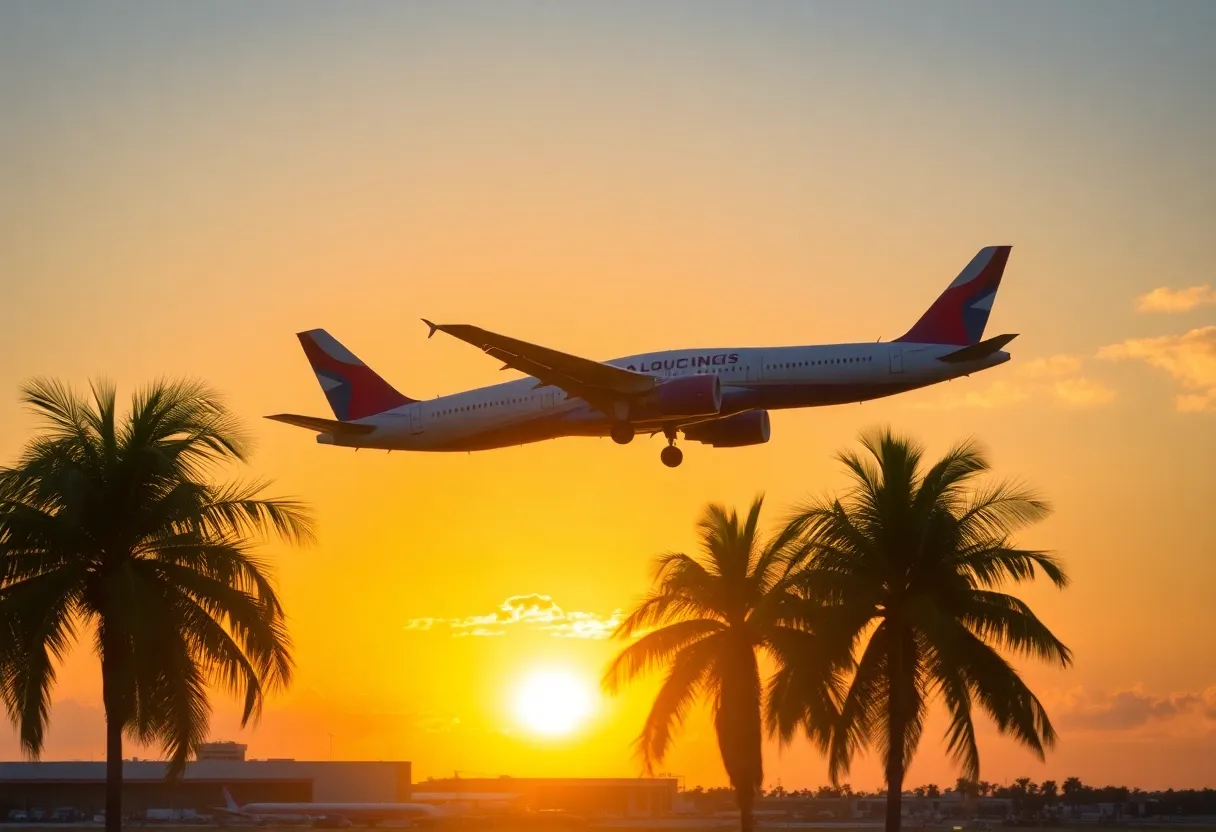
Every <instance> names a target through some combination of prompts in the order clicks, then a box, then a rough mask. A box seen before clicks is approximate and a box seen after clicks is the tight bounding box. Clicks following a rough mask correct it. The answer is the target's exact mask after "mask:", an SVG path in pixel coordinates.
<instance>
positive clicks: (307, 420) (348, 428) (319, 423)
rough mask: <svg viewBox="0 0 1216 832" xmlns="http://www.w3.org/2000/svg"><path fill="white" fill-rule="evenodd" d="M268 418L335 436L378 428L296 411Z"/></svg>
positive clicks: (356, 433) (268, 417) (352, 434)
mask: <svg viewBox="0 0 1216 832" xmlns="http://www.w3.org/2000/svg"><path fill="white" fill-rule="evenodd" d="M266 418H267V419H272V420H274V421H276V422H284V423H285V424H288V425H295V426H296V427H298V428H307V429H308V430H315V431H317V432H318V433H332V434H333V435H334V436H341V435H343V434H345V435H347V436H357V435H359V434H364V433H372V432H374V431H375V430H376V426H375V425H360V424H357V423H355V422H338V421H335V420H333V419H320V418H318V417H316V416H297V415H296V414H294V413H276V414H275V415H274V416H267V417H266Z"/></svg>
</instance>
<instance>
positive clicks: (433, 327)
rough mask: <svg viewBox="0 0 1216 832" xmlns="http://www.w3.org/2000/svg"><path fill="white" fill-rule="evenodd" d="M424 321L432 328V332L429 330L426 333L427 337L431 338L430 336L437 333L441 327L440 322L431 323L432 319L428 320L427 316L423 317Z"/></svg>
mask: <svg viewBox="0 0 1216 832" xmlns="http://www.w3.org/2000/svg"><path fill="white" fill-rule="evenodd" d="M422 322H423V323H424V324H426V325H427V326H428V327H430V328H431V331H430V332H428V333H427V334H426V337H427V338H430V337H431V336H432V335H434V334H435V332H436V331H437V330H438V329H439V325H438V324H433V323H431V322H430V321H428V320H427V319H426V318H423V319H422Z"/></svg>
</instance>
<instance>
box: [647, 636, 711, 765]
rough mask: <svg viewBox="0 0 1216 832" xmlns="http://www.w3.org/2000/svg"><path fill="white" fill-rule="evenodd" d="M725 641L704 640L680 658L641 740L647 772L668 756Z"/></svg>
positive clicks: (673, 666) (665, 681) (659, 695)
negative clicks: (673, 738) (669, 749)
mask: <svg viewBox="0 0 1216 832" xmlns="http://www.w3.org/2000/svg"><path fill="white" fill-rule="evenodd" d="M722 637H723V636H722V635H721V634H719V635H716V636H710V637H709V638H704V639H701V640H700V641H698V642H696V643H694V644H693V645H692V646H690V647H688V648H686V649H684V650H682V651H680V652H679V653H677V654H676V656H675V660H674V661H673V662H672V665H671V670H670V671H669V672H668V674H667V678H666V679H665V680H664V682H663V686H662V687H661V688H659V692H658V695H657V696H655V700H654V704H653V705H652V706H651V708H650V714H649V715H648V716H647V717H646V723H645V725H644V726H643V728H642V733H641V735H640V736H639V737H638V747H639V750H640V751H641V755H642V762H643V764H644V765H645V767H646V770H647V771H653V767H654V764H655V763H658V762H661V761H662V760H663V758H664V757H665V756H666V755H667V749H668V747H669V746H670V745H671V738H672V733H673V732H674V731H675V730H676V729H677V728H679V726H680V725H681V724H682V723H683V721H684V718H685V716H687V714H688V709H689V708H690V707H691V706H692V703H693V702H694V701H695V700H696V698H697V696H698V695H699V694H700V693H701V692H702V691H703V690H704V688H705V685H706V681H707V680H706V677H707V676H708V675H709V673H710V670H711V668H712V667H713V660H714V656H715V654H716V652H717V650H719V649H720V648H721V644H720V640H721V639H722Z"/></svg>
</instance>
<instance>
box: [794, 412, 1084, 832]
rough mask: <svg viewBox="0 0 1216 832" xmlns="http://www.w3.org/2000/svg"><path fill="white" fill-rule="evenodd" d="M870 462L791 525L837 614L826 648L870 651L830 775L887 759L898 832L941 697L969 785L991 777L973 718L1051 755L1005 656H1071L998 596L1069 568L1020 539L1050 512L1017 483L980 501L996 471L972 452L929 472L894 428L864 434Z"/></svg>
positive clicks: (821, 595) (863, 458) (806, 585)
mask: <svg viewBox="0 0 1216 832" xmlns="http://www.w3.org/2000/svg"><path fill="white" fill-rule="evenodd" d="M861 444H862V446H863V448H864V449H865V451H866V454H865V455H859V454H857V453H854V452H851V451H850V452H843V453H841V454H840V455H839V456H838V458H839V459H840V461H841V462H842V463H843V464H844V465H845V467H846V469H847V470H848V473H849V474H850V476H851V478H852V480H853V487H852V488H851V489H850V490H849V492H848V493H847V495H846V496H845V497H844V499H843V500H840V499H826V500H820V501H815V502H812V503H810V504H808V505H807V506H805V507H804V508H803V509H802V510H801V511H800V512H799V514H798V515H797V517H796V518H795V519H794V520H793V522H792V523H791V528H796V529H798V530H799V532H800V533H801V534H802V535H803V536H804V542H805V552H804V556H805V557H806V559H807V560H806V567H805V570H804V572H803V578H804V582H803V585H802V587H803V590H804V592H805V593H806V594H807V595H808V596H809V597H814V598H818V599H820V600H821V601H823V602H824V603H825V604H826V605H827V612H828V613H829V615H830V621H831V623H830V624H828V623H822V625H821V629H820V632H821V633H822V634H823V635H824V637H825V638H828V639H835V638H841V639H844V640H846V641H848V642H849V643H850V644H851V645H853V646H855V647H856V648H857V649H858V650H859V652H860V658H859V659H858V662H857V669H856V672H855V674H854V676H853V679H852V681H851V684H850V687H849V690H848V693H847V694H846V696H845V698H844V700H843V701H842V702H841V705H840V711H841V715H840V722H839V724H838V726H837V729H836V730H835V731H834V732H833V736H832V742H831V748H830V753H829V773H830V775H831V777H832V778H833V779H836V778H838V777H839V776H840V775H841V774H842V773H845V772H847V771H848V769H849V765H850V763H851V761H852V759H853V756H854V755H855V754H856V753H857V751H858V750H859V749H861V748H863V747H867V746H871V745H873V746H876V747H877V748H878V750H879V751H880V753H881V754H882V755H883V757H884V762H885V769H886V781H887V820H886V826H887V830H888V832H896V831H897V830H898V829H899V824H900V794H901V791H902V789H903V779H904V772H905V770H906V768H907V765H908V764H909V762H910V761H911V759H912V756H913V754H914V752H915V751H916V747H917V744H918V743H919V741H920V736H921V730H922V727H923V725H924V718H925V713H926V709H927V706H928V702H929V698H930V696H931V695H932V694H934V693H937V692H940V694H941V696H942V698H943V699H944V700H945V704H946V707H947V709H948V710H949V713H950V719H951V722H950V726H949V729H948V731H947V734H946V738H947V742H948V747H949V750H950V752H951V754H952V756H953V757H954V758H955V760H956V761H957V762H959V763H960V764H961V766H962V769H963V771H962V773H963V775H964V776H965V777H967V778H969V779H972V780H975V779H978V777H979V769H980V759H979V748H978V746H977V744H976V737H975V724H974V720H973V708H974V707H975V706H978V707H979V708H981V709H982V710H984V711H986V712H987V713H988V714H989V715H990V716H991V717H992V718H993V719H994V720H995V722H996V723H997V726H998V727H999V728H1000V730H1001V731H1002V732H1004V733H1008V734H1012V735H1013V736H1014V737H1015V738H1017V739H1018V740H1019V741H1021V742H1022V743H1023V744H1024V745H1026V746H1027V747H1029V748H1030V749H1031V750H1033V751H1034V752H1035V753H1036V754H1037V755H1039V756H1040V757H1042V756H1043V754H1044V748H1046V747H1048V746H1050V745H1052V744H1053V743H1054V742H1055V738H1056V733H1055V730H1054V729H1053V728H1052V726H1051V722H1050V721H1049V720H1048V718H1047V713H1046V711H1045V710H1044V709H1043V706H1042V705H1041V704H1040V702H1039V700H1038V699H1037V698H1036V697H1035V695H1034V694H1033V693H1031V691H1030V690H1029V688H1027V687H1026V685H1025V683H1024V682H1023V681H1022V679H1021V677H1020V676H1019V675H1018V673H1017V672H1016V671H1015V670H1014V669H1013V668H1012V667H1011V666H1010V665H1009V664H1008V662H1006V661H1005V659H1004V658H1002V657H1001V654H1000V651H1001V650H1006V651H1009V652H1013V653H1019V654H1024V655H1030V656H1035V657H1038V658H1042V659H1046V660H1050V661H1054V662H1057V663H1059V664H1061V665H1065V666H1067V665H1068V664H1070V662H1071V655H1070V653H1069V650H1068V648H1067V647H1065V646H1064V644H1062V643H1061V642H1060V640H1059V639H1057V638H1056V637H1055V636H1054V635H1053V634H1052V633H1051V631H1050V630H1048V628H1047V627H1046V626H1045V625H1044V624H1043V623H1042V622H1041V621H1039V619H1038V618H1037V617H1035V615H1034V613H1033V612H1031V610H1030V608H1029V607H1028V606H1027V605H1026V604H1025V603H1024V602H1022V601H1021V600H1019V599H1018V598H1015V597H1014V596H1012V595H1007V594H1004V593H1002V592H999V591H998V590H999V589H1000V588H1001V587H1002V586H1004V585H1005V584H1007V583H1011V582H1012V583H1018V582H1021V581H1024V580H1029V579H1032V578H1033V577H1034V575H1035V571H1036V569H1039V570H1042V572H1043V573H1044V574H1046V575H1047V577H1048V578H1050V579H1051V580H1052V581H1053V582H1054V583H1055V584H1056V585H1057V586H1059V587H1063V586H1065V585H1066V584H1067V578H1066V577H1065V574H1064V570H1063V568H1062V566H1061V564H1060V563H1059V561H1057V560H1056V559H1055V558H1054V557H1052V556H1051V555H1049V554H1046V553H1044V552H1039V551H1033V550H1027V549H1018V548H1015V547H1014V545H1013V543H1012V542H1011V540H1010V536H1011V535H1012V534H1013V532H1014V531H1016V530H1017V529H1018V528H1019V527H1022V526H1025V525H1027V524H1029V523H1032V522H1034V521H1037V520H1039V519H1040V518H1042V517H1043V516H1045V515H1046V514H1047V512H1048V508H1047V506H1046V505H1044V504H1043V503H1042V502H1041V501H1040V500H1038V499H1037V498H1035V497H1034V496H1033V495H1031V494H1029V493H1027V492H1026V491H1024V490H1022V489H1020V488H1018V487H1015V486H1013V485H1010V484H1007V483H998V484H996V485H990V486H987V487H981V488H979V489H978V490H974V488H973V487H974V485H975V480H976V478H977V477H978V476H979V475H981V474H984V473H985V472H987V471H988V470H989V465H988V461H987V459H986V458H985V457H984V455H983V453H982V452H981V451H980V450H979V449H978V448H977V447H976V446H975V445H974V444H973V443H971V442H966V443H963V444H961V445H959V446H957V447H955V448H953V449H952V450H951V451H950V452H949V453H948V454H946V456H945V457H943V458H942V459H941V460H939V461H937V462H936V463H934V464H933V465H932V466H929V467H926V466H925V465H924V464H923V452H922V450H921V448H920V447H919V446H918V445H917V444H916V443H914V442H912V441H911V440H909V439H906V438H902V437H897V436H895V435H893V434H892V433H891V432H890V431H889V430H882V431H879V432H871V433H866V434H863V435H862V438H861Z"/></svg>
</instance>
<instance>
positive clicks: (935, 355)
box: [266, 246, 1017, 468]
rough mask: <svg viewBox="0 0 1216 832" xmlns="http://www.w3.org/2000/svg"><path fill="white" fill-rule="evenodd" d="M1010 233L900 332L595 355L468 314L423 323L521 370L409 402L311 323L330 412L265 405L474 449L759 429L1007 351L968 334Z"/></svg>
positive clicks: (378, 442) (963, 371)
mask: <svg viewBox="0 0 1216 832" xmlns="http://www.w3.org/2000/svg"><path fill="white" fill-rule="evenodd" d="M1009 251H1010V246H990V247H988V248H984V249H981V250H980V252H979V253H978V254H976V255H975V257H974V258H972V260H971V262H970V263H968V264H967V267H966V268H965V269H963V271H962V272H961V273H960V274H959V275H958V277H956V278H955V279H954V281H953V282H952V283H951V284H950V285H949V286H948V287H947V288H946V290H945V291H944V292H943V293H942V294H941V296H940V297H938V299H937V301H936V302H935V303H934V304H933V305H932V306H930V307H929V309H928V310H927V311H926V312H925V313H924V315H922V316H921V317H920V319H919V320H918V321H917V322H916V323H915V324H914V325H913V326H912V328H911V329H910V330H908V332H907V333H906V334H904V335H903V336H901V337H899V338H897V339H895V340H894V341H891V342H888V343H881V342H876V343H856V344H831V345H824V346H792V347H730V348H719V349H687V350H668V351H664V352H655V353H646V354H643V355H633V356H629V357H627V358H618V359H614V360H612V361H607V362H599V361H591V360H588V359H586V358H579V357H578V356H574V355H570V354H568V353H564V352H558V351H557V350H553V349H549V348H548V347H542V346H538V345H536V344H530V343H527V342H526V341H519V340H517V339H515V338H509V337H507V336H505V335H499V334H496V333H493V332H489V331H487V330H484V329H481V328H479V327H476V326H470V325H468V324H435V323H431V322H430V321H427V320H425V319H423V321H424V323H426V325H427V326H428V327H429V328H430V332H429V333H428V336H427V337H430V336H433V335H434V334H435V333H436V332H444V333H447V334H448V335H451V336H453V337H455V338H458V339H460V340H461V341H465V342H466V343H469V344H472V345H473V346H475V347H478V348H480V349H482V350H484V351H485V352H486V353H488V354H489V355H490V356H491V357H493V358H496V359H498V360H500V361H502V362H503V367H502V369H504V370H505V369H514V370H519V371H521V372H523V373H526V374H527V375H528V376H529V377H528V378H524V379H520V380H518V381H509V382H506V383H505V384H496V385H493V386H491V387H482V388H479V389H476V390H470V391H468V392H464V393H456V394H454V395H450V396H442V397H440V398H437V399H433V400H431V401H419V400H416V399H411V398H408V397H406V396H404V395H402V394H401V393H399V392H397V390H396V389H394V388H393V387H392V386H391V385H390V384H389V383H388V382H386V381H385V380H384V379H382V378H381V377H380V376H378V375H376V373H375V372H374V371H372V369H371V368H370V367H368V366H367V365H366V364H364V363H363V362H362V361H360V360H359V359H358V358H356V357H355V355H354V354H353V353H351V352H350V351H349V350H347V349H346V348H345V347H343V346H342V345H341V344H340V343H338V341H337V340H335V339H334V338H333V337H332V336H330V335H329V333H327V332H326V331H325V330H323V329H314V330H310V331H308V332H301V333H299V334H298V337H299V339H300V343H301V344H302V345H303V347H304V353H305V355H306V356H307V357H308V360H309V362H310V363H311V364H312V368H313V370H314V371H315V372H316V375H317V381H319V382H320V384H321V388H322V390H324V391H325V395H326V397H327V398H328V399H329V404H330V407H331V408H332V409H333V412H334V416H335V417H337V418H336V419H321V418H316V417H313V416H298V415H295V414H290V413H281V414H277V415H274V416H268V417H266V418H268V419H274V420H277V421H280V422H286V423H287V424H290V425H296V426H298V427H303V428H308V429H309V430H314V431H316V432H317V442H319V443H321V444H323V445H339V446H343V447H349V448H379V449H382V450H389V451H396V450H402V451H476V450H485V449H489V448H501V447H505V446H509V445H522V444H525V443H528V442H539V441H541V440H545V439H554V438H557V437H561V436H611V437H612V439H613V440H615V441H616V442H618V443H620V444H622V445H623V444H627V443H628V442H630V441H631V440H632V439H633V437H634V435H635V434H636V433H639V432H641V433H650V434H651V435H653V434H656V433H662V434H664V435H665V436H666V437H667V447H665V448H663V451H662V454H661V459H662V461H663V464H665V465H667V466H668V467H671V468H674V467H676V466H677V465H679V464H680V462H681V461H682V460H683V458H684V455H683V453H682V452H681V451H680V449H679V448H678V447H676V444H675V443H676V437H677V434H678V432H682V433H683V434H684V438H685V439H688V440H691V441H693V442H701V443H704V444H707V445H710V446H712V447H715V448H729V447H739V446H743V445H756V444H760V443H763V442H767V441H768V439H769V411H770V410H779V409H784V408H795V407H818V406H823V405H833V404H845V403H850V402H863V401H867V400H869V399H876V398H881V397H883V396H890V395H893V394H896V393H902V392H904V391H907V390H914V389H916V388H918V387H926V386H928V385H931V384H937V383H938V382H942V381H948V380H950V379H953V378H958V377H960V376H967V375H970V374H971V373H974V372H978V371H980V370H986V369H988V368H989V367H995V366H997V365H998V364H1003V363H1005V362H1006V361H1008V360H1009V359H1010V355H1009V353H1007V352H1005V351H1004V350H1003V348H1004V347H1005V345H1007V344H1008V343H1009V342H1010V341H1012V340H1013V339H1014V338H1015V337H1017V336H1016V335H998V336H996V337H993V338H989V339H987V340H981V339H982V338H983V334H984V327H985V326H986V325H987V323H988V315H989V313H990V312H991V310H992V302H993V300H994V299H995V297H996V292H997V288H998V287H999V286H1000V283H1001V276H1002V274H1003V273H1004V271H1005V263H1006V262H1007V261H1008V259H1009Z"/></svg>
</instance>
